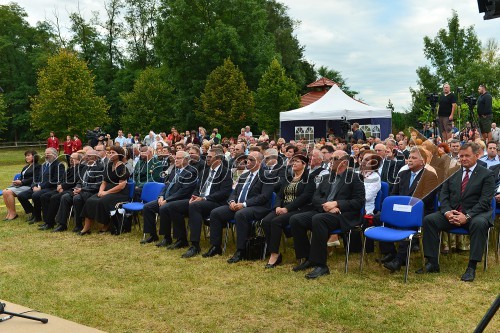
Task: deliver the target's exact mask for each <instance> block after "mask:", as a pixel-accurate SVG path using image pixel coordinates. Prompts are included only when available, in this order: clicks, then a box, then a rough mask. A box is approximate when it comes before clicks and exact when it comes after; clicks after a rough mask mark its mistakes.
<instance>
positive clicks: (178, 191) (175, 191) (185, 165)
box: [143, 150, 198, 247]
mask: <svg viewBox="0 0 500 333" xmlns="http://www.w3.org/2000/svg"><path fill="white" fill-rule="evenodd" d="M174 163H175V169H174V170H173V171H172V172H171V173H170V175H169V177H168V179H167V181H166V182H165V187H164V188H163V190H162V191H161V193H160V195H159V196H158V200H157V201H151V202H148V203H147V204H145V205H144V208H143V216H144V233H145V234H150V235H151V236H152V241H155V240H158V236H157V233H156V214H158V215H159V216H160V235H165V237H164V238H163V240H162V241H161V242H159V243H158V244H156V246H158V247H164V246H167V245H170V244H172V231H171V230H172V227H171V217H170V213H169V209H170V208H171V203H173V202H175V201H177V200H183V199H189V198H190V197H191V194H192V193H193V190H194V188H195V186H196V179H197V178H198V172H197V170H196V169H195V168H193V167H192V166H190V165H189V154H188V153H187V152H185V151H182V150H179V151H177V152H176V153H175V162H174Z"/></svg>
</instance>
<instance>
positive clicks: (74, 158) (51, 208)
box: [38, 153, 83, 230]
mask: <svg viewBox="0 0 500 333" xmlns="http://www.w3.org/2000/svg"><path fill="white" fill-rule="evenodd" d="M82 157H83V155H81V154H79V153H73V154H71V156H70V167H69V168H68V169H67V170H66V175H65V177H64V179H62V180H61V182H60V183H59V184H57V188H56V192H46V193H44V194H42V196H41V202H42V213H43V221H44V222H45V223H44V224H42V225H41V226H40V227H39V228H38V230H49V229H52V228H53V227H54V225H55V223H56V221H55V217H56V214H57V211H58V210H59V205H60V203H61V198H62V197H63V195H65V194H66V193H71V192H73V188H74V187H75V186H76V183H77V182H78V181H79V180H80V177H81V176H83V173H82V167H83V165H82V164H80V161H81V160H82Z"/></svg>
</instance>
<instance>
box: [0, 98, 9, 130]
mask: <svg viewBox="0 0 500 333" xmlns="http://www.w3.org/2000/svg"><path fill="white" fill-rule="evenodd" d="M6 109H7V106H6V105H5V101H4V98H3V94H1V93H0V133H2V132H3V131H5V130H6V129H7V120H8V118H7V116H6V114H5V110H6Z"/></svg>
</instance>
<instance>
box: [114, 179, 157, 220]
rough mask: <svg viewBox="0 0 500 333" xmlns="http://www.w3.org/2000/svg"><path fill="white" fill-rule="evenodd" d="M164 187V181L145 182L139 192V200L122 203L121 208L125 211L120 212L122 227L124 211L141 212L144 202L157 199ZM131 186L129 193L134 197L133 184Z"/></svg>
mask: <svg viewBox="0 0 500 333" xmlns="http://www.w3.org/2000/svg"><path fill="white" fill-rule="evenodd" d="M129 186H130V184H129ZM164 187H165V184H164V183H156V182H149V183H145V184H144V187H143V188H142V192H141V202H129V203H125V204H123V205H122V208H123V209H124V210H125V212H124V213H123V214H122V227H123V220H124V219H125V214H126V213H132V214H134V213H138V212H141V211H142V210H143V208H144V205H145V204H146V203H148V202H151V201H154V200H157V199H158V196H159V195H160V192H161V191H162V190H163V188H164ZM132 188H133V190H132V193H131V194H129V196H130V197H131V198H133V197H134V191H135V185H134V186H132ZM137 222H138V220H137Z"/></svg>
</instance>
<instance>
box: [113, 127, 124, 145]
mask: <svg viewBox="0 0 500 333" xmlns="http://www.w3.org/2000/svg"><path fill="white" fill-rule="evenodd" d="M116 143H118V144H120V147H125V144H126V143H127V138H126V137H124V136H123V131H122V130H118V136H117V137H116V139H115V144H116Z"/></svg>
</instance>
